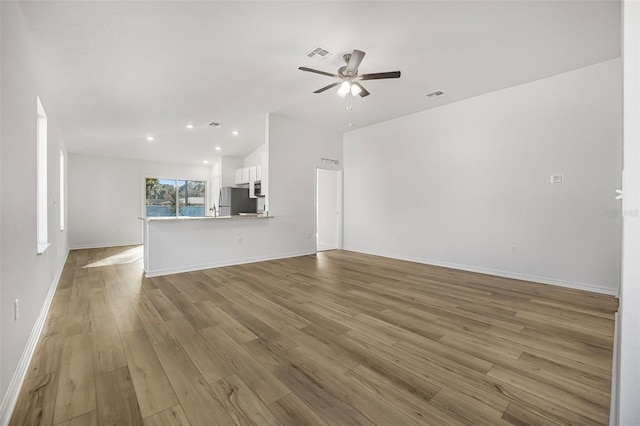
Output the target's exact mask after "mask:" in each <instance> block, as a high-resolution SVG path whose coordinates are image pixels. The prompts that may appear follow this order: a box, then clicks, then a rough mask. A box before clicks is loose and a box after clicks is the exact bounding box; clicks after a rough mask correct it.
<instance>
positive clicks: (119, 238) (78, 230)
mask: <svg viewBox="0 0 640 426" xmlns="http://www.w3.org/2000/svg"><path fill="white" fill-rule="evenodd" d="M68 163H69V166H68V169H69V196H68V200H69V201H68V205H69V246H70V247H71V248H86V247H107V246H117V245H128V244H141V243H142V225H141V222H140V220H139V219H138V217H139V216H142V215H143V206H144V202H143V199H144V196H145V195H144V178H145V177H157V178H168V179H171V178H173V179H175V178H178V179H192V180H204V181H207V182H209V181H210V179H211V167H209V166H194V165H188V164H174V163H160V162H151V161H140V160H125V159H120V158H107V157H93V156H86V155H76V154H72V155H69V161H68ZM210 204H211V202H210V200H206V206H210ZM207 209H208V207H207Z"/></svg>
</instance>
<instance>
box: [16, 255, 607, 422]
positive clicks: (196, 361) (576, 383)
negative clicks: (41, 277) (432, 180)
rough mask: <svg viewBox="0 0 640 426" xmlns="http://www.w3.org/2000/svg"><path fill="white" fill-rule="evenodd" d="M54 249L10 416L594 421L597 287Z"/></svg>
mask: <svg viewBox="0 0 640 426" xmlns="http://www.w3.org/2000/svg"><path fill="white" fill-rule="evenodd" d="M141 257H142V250H141V247H115V248H107V249H93V250H76V251H72V252H71V253H70V254H69V258H68V260H67V264H66V265H65V268H64V271H63V274H62V278H61V281H60V284H59V286H58V289H57V292H56V295H55V298H54V300H53V304H52V306H51V310H50V312H49V316H48V318H47V322H46V325H45V328H44V331H43V333H42V336H41V338H40V341H39V343H38V346H37V349H36V353H35V355H34V357H33V360H32V362H31V365H30V369H29V372H28V375H27V379H26V381H25V383H24V386H23V388H22V392H21V395H20V398H19V401H18V404H17V406H16V409H15V411H14V414H13V417H12V419H11V424H12V425H82V426H91V425H143V424H144V425H147V426H156V425H194V426H195V425H208V426H210V425H254V424H255V425H305V424H308V425H438V426H442V425H470V424H477V425H507V424H513V425H524V424H527V425H548V424H560V425H605V424H607V423H608V414H609V392H610V386H611V382H610V377H611V361H612V341H613V329H614V321H613V319H614V313H615V311H616V310H617V306H618V302H617V299H615V298H613V297H608V296H603V295H598V294H594V293H586V292H581V291H576V290H570V289H565V288H558V287H553V286H547V285H542V284H535V283H530V282H524V281H517V280H510V279H505V278H498V277H492V276H487V275H480V274H474V273H467V272H461V271H455V270H451V269H445V268H438V267H432V266H426V265H420V264H415V263H409V262H403V261H397V260H391V259H385V258H381V257H376V256H369V255H362V254H357V253H352V252H346V251H333V252H324V253H319V254H318V255H317V256H304V257H296V258H291V259H284V260H276V261H269V262H262V263H254V264H249V265H240V266H232V267H225V268H217V269H209V270H205V271H199V272H192V273H184V274H176V275H169V276H165V277H158V278H151V279H148V278H144V277H143V273H142V261H141Z"/></svg>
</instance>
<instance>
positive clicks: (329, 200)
mask: <svg viewBox="0 0 640 426" xmlns="http://www.w3.org/2000/svg"><path fill="white" fill-rule="evenodd" d="M341 189H342V172H341V171H339V170H328V169H316V251H326V250H336V249H339V248H341V247H342V220H341V209H342V203H341V200H342V190H341Z"/></svg>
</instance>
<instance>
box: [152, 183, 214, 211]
mask: <svg viewBox="0 0 640 426" xmlns="http://www.w3.org/2000/svg"><path fill="white" fill-rule="evenodd" d="M205 193H206V182H204V181H197V180H180V179H157V178H147V179H146V203H145V204H146V205H145V208H146V214H147V217H151V216H204V212H205V208H204V204H205Z"/></svg>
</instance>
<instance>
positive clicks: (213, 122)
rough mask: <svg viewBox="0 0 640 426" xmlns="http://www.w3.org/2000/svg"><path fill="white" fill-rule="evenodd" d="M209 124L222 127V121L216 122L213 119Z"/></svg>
mask: <svg viewBox="0 0 640 426" xmlns="http://www.w3.org/2000/svg"><path fill="white" fill-rule="evenodd" d="M209 126H211V127H222V123H216V122H215V121H212V122H211V123H209Z"/></svg>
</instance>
